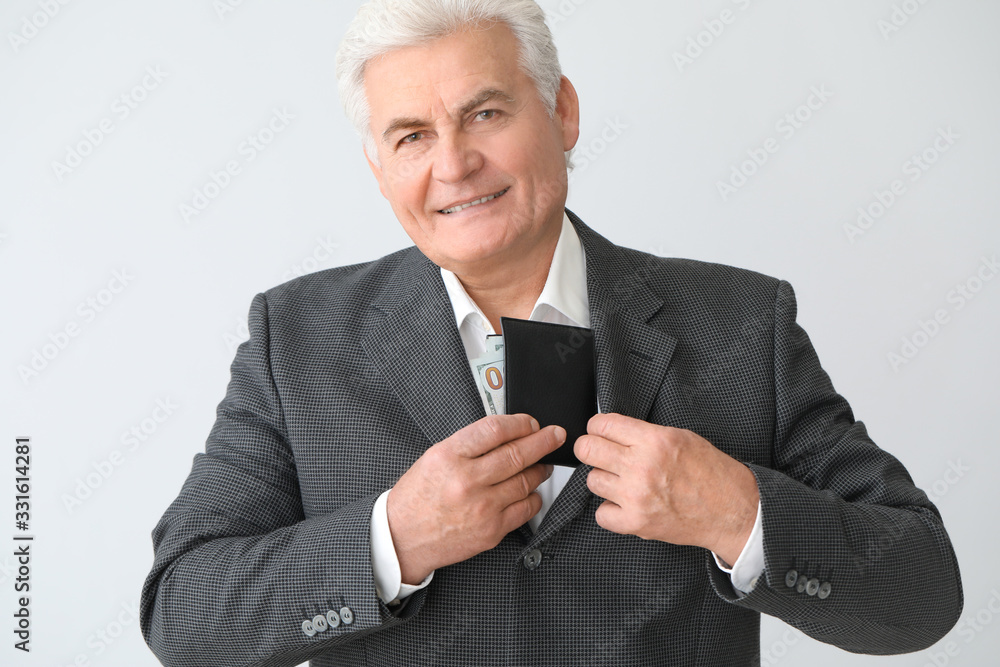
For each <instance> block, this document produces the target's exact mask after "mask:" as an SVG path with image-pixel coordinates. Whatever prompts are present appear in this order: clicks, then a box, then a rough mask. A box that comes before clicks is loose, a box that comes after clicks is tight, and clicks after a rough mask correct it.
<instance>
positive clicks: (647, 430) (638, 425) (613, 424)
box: [587, 413, 663, 446]
mask: <svg viewBox="0 0 1000 667" xmlns="http://www.w3.org/2000/svg"><path fill="white" fill-rule="evenodd" d="M662 428H663V427H662V426H656V425H654V424H650V423H649V422H644V421H642V420H641V419H635V418H633V417H627V416H625V415H619V414H615V413H608V414H597V415H594V416H593V417H591V418H590V421H588V422H587V433H589V434H591V435H599V436H601V437H602V438H605V439H607V440H614V441H615V442H617V443H619V444H621V445H625V446H630V445H633V444H635V443H638V442H642V441H643V440H646V439H648V438H650V437H652V436H654V435H657V434H658V430H659V429H662Z"/></svg>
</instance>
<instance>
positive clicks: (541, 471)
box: [492, 464, 552, 508]
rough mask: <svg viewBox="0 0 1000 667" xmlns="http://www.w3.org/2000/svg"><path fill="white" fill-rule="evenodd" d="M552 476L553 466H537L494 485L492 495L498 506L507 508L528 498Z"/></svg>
mask: <svg viewBox="0 0 1000 667" xmlns="http://www.w3.org/2000/svg"><path fill="white" fill-rule="evenodd" d="M551 476H552V466H551V465H541V464H536V465H533V466H531V467H529V468H526V469H525V470H523V471H522V472H519V473H518V474H516V475H514V476H513V477H511V478H509V479H505V480H503V481H502V482H499V483H497V484H494V485H493V488H492V493H493V494H494V497H495V498H496V499H497V503H498V506H499V507H500V508H506V507H509V506H510V505H513V504H514V503H516V502H518V501H520V500H524V499H525V498H527V497H528V496H529V495H531V494H532V492H534V491H535V490H536V489H537V488H538V486H539V485H540V484H541V483H542V482H544V481H545V480H547V479H548V478H549V477H551Z"/></svg>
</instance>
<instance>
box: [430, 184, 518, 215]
mask: <svg viewBox="0 0 1000 667" xmlns="http://www.w3.org/2000/svg"><path fill="white" fill-rule="evenodd" d="M509 189H510V188H507V190H509ZM507 190H504V191H502V192H498V193H496V194H495V195H490V196H489V197H483V198H482V199H477V200H476V201H471V202H469V203H468V204H461V205H460V206H454V207H452V208H446V209H444V210H443V211H441V213H444V214H446V215H447V214H450V213H458V212H459V211H464V210H465V209H467V208H469V207H470V206H479V205H480V204H485V203H486V202H488V201H493V200H494V199H496V198H497V197H499V196H500V195H502V194H505V193H506V192H507Z"/></svg>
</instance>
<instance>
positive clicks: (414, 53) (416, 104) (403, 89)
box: [364, 23, 531, 132]
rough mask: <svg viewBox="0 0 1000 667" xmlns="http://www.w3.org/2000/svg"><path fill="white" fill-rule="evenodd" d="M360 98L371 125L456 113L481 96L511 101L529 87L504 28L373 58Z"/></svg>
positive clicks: (476, 31)
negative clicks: (491, 93)
mask: <svg viewBox="0 0 1000 667" xmlns="http://www.w3.org/2000/svg"><path fill="white" fill-rule="evenodd" d="M364 82H365V93H366V96H367V98H368V104H369V107H370V110H371V120H372V129H373V131H376V132H378V131H380V128H379V127H377V125H376V123H378V122H385V118H386V117H388V116H392V115H397V114H399V113H403V112H405V113H429V112H431V110H432V108H431V107H434V108H436V110H437V111H438V112H439V113H440V112H441V111H445V110H446V111H448V112H456V111H458V110H460V109H462V108H463V107H464V106H465V105H466V104H467V103H468V102H469V101H470V100H472V99H474V98H475V97H476V96H478V95H480V94H481V93H482V91H484V90H496V91H502V92H504V93H506V94H507V95H508V96H510V97H513V96H514V95H515V94H517V93H523V88H524V86H525V83H527V84H528V85H531V84H530V81H529V80H528V79H527V76H526V75H525V74H524V72H523V71H522V70H521V68H520V66H519V58H518V45H517V40H516V39H515V37H514V35H513V33H512V32H511V31H510V29H509V28H508V27H507V26H506V25H505V24H502V23H501V24H496V25H493V26H491V27H489V28H485V29H484V28H478V29H468V30H463V31H459V32H455V33H452V34H449V35H446V36H444V37H440V38H437V39H435V40H432V41H428V42H425V43H422V44H418V45H415V46H405V47H401V48H399V49H394V50H392V51H389V52H387V53H385V54H383V55H381V56H379V57H376V58H373V59H372V60H370V61H368V63H367V64H366V65H365V70H364Z"/></svg>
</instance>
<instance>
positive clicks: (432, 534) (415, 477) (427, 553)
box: [386, 414, 566, 585]
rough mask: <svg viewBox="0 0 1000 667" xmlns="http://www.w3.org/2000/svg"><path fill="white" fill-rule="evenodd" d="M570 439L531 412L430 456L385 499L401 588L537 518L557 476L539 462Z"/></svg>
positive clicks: (476, 430)
mask: <svg viewBox="0 0 1000 667" xmlns="http://www.w3.org/2000/svg"><path fill="white" fill-rule="evenodd" d="M565 440H566V431H565V430H564V429H562V428H561V427H559V426H547V427H545V428H544V429H539V427H538V422H537V421H536V420H535V419H533V418H532V417H530V416H529V415H523V414H521V415H491V416H489V417H484V418H483V419H480V420H479V421H476V422H474V423H472V424H469V425H468V426H466V427H465V428H463V429H461V430H459V431H456V432H455V433H454V434H452V435H451V437H449V438H447V439H445V440H442V441H441V442H439V443H437V444H436V445H434V446H432V447H431V448H430V449H428V450H427V451H426V452H424V454H423V455H422V456H421V457H420V458H419V459H417V461H416V462H415V463H414V464H413V466H411V467H410V469H409V470H407V471H406V472H405V473H404V474H403V476H402V477H400V478H399V481H398V482H396V485H395V486H394V487H393V488H392V490H391V491H390V492H389V496H388V498H387V501H386V512H387V514H388V517H389V532H390V533H391V534H392V542H393V545H394V546H395V548H396V557H397V558H398V559H399V569H400V573H401V574H402V579H403V583H405V584H410V585H417V584H419V583H420V582H421V581H423V580H424V579H426V578H427V575H429V574H430V573H431V572H433V571H434V570H436V569H437V568H439V567H443V566H445V565H451V564H452V563H459V562H461V561H463V560H467V559H469V558H472V557H473V556H475V555H476V554H479V553H482V552H483V551H487V550H489V549H492V548H493V547H495V546H496V545H498V544H499V543H500V541H501V540H502V539H503V538H504V536H505V535H506V534H507V533H509V532H510V531H512V530H514V529H515V528H517V527H519V526H521V525H523V524H525V523H527V521H528V520H529V519H530V518H531V517H533V516H535V514H537V513H538V511H539V510H540V509H541V508H542V498H541V496H539V495H538V494H537V493H535V489H536V488H538V485H539V484H541V483H542V482H544V481H545V480H546V479H548V478H549V476H550V475H551V474H552V466H550V465H542V464H539V463H538V460H539V459H541V458H542V457H543V456H545V455H546V454H548V453H549V452H553V451H555V450H556V449H558V448H559V446H560V445H562V443H563V442H565Z"/></svg>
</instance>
